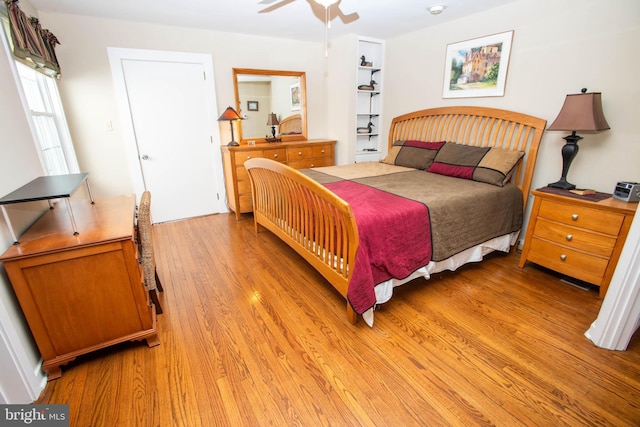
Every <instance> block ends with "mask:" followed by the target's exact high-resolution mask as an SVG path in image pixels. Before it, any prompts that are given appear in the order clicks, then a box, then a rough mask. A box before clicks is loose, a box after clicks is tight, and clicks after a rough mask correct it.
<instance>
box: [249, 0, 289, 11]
mask: <svg viewBox="0 0 640 427" xmlns="http://www.w3.org/2000/svg"><path fill="white" fill-rule="evenodd" d="M274 1H276V0H262V1H261V2H259V3H258V4H261V3H264V4H266V3H265V2H271V3H272V2H274ZM294 1H296V0H282V1H281V2H280V3H276V4H274V5H273V6H269V7H267V8H265V9H262V10H259V11H258V13H268V12H272V11H274V10H276V9H280V8H281V7H282V6H286V5H288V4H289V3H293V2H294Z"/></svg>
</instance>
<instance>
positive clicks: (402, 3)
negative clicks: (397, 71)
mask: <svg viewBox="0 0 640 427" xmlns="http://www.w3.org/2000/svg"><path fill="white" fill-rule="evenodd" d="M281 1H282V2H285V3H287V4H285V5H284V6H282V7H280V8H278V9H276V10H273V11H271V12H268V13H258V12H259V11H261V10H263V9H265V8H267V7H270V6H273V5H275V4H277V3H278V2H281ZM513 1H516V0H340V1H338V3H337V6H338V7H339V9H340V10H341V11H342V13H344V14H345V15H348V14H351V13H353V12H357V13H358V14H359V19H358V20H356V21H354V22H351V23H349V24H344V23H343V22H342V21H341V20H340V18H339V17H337V12H338V9H337V8H336V6H331V8H330V11H331V12H332V13H331V16H332V17H333V18H334V19H332V20H331V29H330V30H329V31H328V37H329V39H331V38H334V37H337V36H341V35H344V34H347V33H353V34H358V35H361V36H368V37H374V38H380V39H387V38H391V37H395V36H398V35H400V34H406V33H409V32H413V31H416V30H419V29H421V28H425V27H429V26H432V25H437V24H439V23H442V22H445V21H450V20H454V19H457V18H460V17H462V16H465V15H470V14H473V13H476V12H479V11H482V10H487V9H490V8H493V7H496V6H500V5H503V4H506V3H510V2H513ZM28 2H29V3H30V4H32V5H33V6H34V7H35V8H36V9H37V10H38V11H43V12H57V13H65V14H73V15H84V16H94V17H102V18H110V19H118V20H129V21H137V22H147V23H156V24H166V25H175V26H180V27H190V28H197V29H208V30H217V31H224V32H235V33H246V34H255V35H262V36H274V37H281V38H288V39H296V40H304V41H315V42H322V41H324V39H325V27H324V24H323V23H322V21H321V20H320V18H319V17H316V16H315V15H314V13H313V11H314V10H315V11H316V12H321V11H322V9H319V8H318V6H317V5H316V4H315V2H313V1H312V0H273V2H272V3H270V4H259V0H182V1H176V0H28ZM435 4H446V9H445V10H444V12H443V13H442V14H440V15H431V14H430V13H429V11H428V8H429V7H430V6H432V5H435ZM312 6H313V7H312ZM45 27H46V23H45Z"/></svg>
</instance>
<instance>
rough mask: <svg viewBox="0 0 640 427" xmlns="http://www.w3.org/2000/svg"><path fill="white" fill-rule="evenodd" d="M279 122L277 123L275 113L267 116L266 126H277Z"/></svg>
mask: <svg viewBox="0 0 640 427" xmlns="http://www.w3.org/2000/svg"><path fill="white" fill-rule="evenodd" d="M279 124H280V122H279V121H278V116H276V115H275V113H271V114H269V115H268V116H267V125H268V126H278V125H279Z"/></svg>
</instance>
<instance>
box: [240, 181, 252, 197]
mask: <svg viewBox="0 0 640 427" xmlns="http://www.w3.org/2000/svg"><path fill="white" fill-rule="evenodd" d="M238 194H240V195H242V194H251V181H249V180H248V179H243V180H242V181H238Z"/></svg>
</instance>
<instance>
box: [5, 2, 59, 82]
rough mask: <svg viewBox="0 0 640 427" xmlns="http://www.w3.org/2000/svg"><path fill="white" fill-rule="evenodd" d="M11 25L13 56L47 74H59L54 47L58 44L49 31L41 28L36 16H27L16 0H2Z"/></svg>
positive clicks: (57, 75)
mask: <svg viewBox="0 0 640 427" xmlns="http://www.w3.org/2000/svg"><path fill="white" fill-rule="evenodd" d="M4 1H5V3H6V4H7V14H8V17H9V25H10V27H11V41H12V44H13V56H15V58H16V59H17V60H19V61H21V62H23V63H26V64H27V65H29V66H31V67H34V68H36V69H37V70H38V71H41V72H43V73H45V74H47V75H49V76H54V77H59V76H60V64H58V58H57V57H56V53H55V47H56V45H58V44H60V42H59V41H58V38H57V37H56V36H55V35H53V33H51V31H49V30H46V29H43V28H42V26H41V25H40V22H39V21H38V19H37V18H34V17H29V16H27V15H26V14H25V13H24V12H23V11H22V10H21V9H20V8H19V7H18V0H4Z"/></svg>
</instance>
